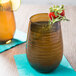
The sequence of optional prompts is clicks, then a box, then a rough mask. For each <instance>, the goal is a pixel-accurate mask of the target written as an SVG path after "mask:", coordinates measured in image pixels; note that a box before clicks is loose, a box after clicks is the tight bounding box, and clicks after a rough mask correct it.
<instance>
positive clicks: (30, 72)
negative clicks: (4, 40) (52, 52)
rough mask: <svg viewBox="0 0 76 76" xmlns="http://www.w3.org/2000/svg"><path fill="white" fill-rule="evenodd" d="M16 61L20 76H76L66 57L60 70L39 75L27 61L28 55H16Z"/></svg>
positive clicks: (59, 67)
mask: <svg viewBox="0 0 76 76" xmlns="http://www.w3.org/2000/svg"><path fill="white" fill-rule="evenodd" d="M14 59H15V62H16V66H17V69H18V72H19V76H76V72H75V71H74V70H73V68H72V67H71V65H70V64H69V62H68V61H67V59H66V57H65V56H63V59H62V61H61V63H60V65H59V66H58V68H57V69H56V70H55V71H53V72H51V73H48V74H43V73H39V72H37V71H36V70H35V69H33V68H32V67H31V66H30V64H29V62H28V60H27V56H26V54H20V55H15V56H14Z"/></svg>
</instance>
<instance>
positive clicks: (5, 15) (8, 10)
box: [0, 1, 15, 44]
mask: <svg viewBox="0 0 76 76" xmlns="http://www.w3.org/2000/svg"><path fill="white" fill-rule="evenodd" d="M14 32H15V19H14V13H13V10H12V3H11V2H10V1H8V2H6V3H0V44H7V43H10V42H11V39H12V38H13V35H14Z"/></svg>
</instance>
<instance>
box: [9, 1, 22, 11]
mask: <svg viewBox="0 0 76 76" xmlns="http://www.w3.org/2000/svg"><path fill="white" fill-rule="evenodd" d="M10 1H11V2H12V9H13V10H14V11H16V10H17V9H18V8H19V7H20V4H21V0H10Z"/></svg>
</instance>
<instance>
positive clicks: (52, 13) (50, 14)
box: [49, 12, 57, 20]
mask: <svg viewBox="0 0 76 76" xmlns="http://www.w3.org/2000/svg"><path fill="white" fill-rule="evenodd" d="M49 17H50V19H51V20H52V17H53V18H54V19H55V18H57V16H55V14H54V12H50V13H49Z"/></svg>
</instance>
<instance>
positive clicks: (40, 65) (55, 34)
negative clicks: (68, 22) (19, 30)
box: [26, 13, 63, 73]
mask: <svg viewBox="0 0 76 76" xmlns="http://www.w3.org/2000/svg"><path fill="white" fill-rule="evenodd" d="M26 45H27V48H26V51H27V58H28V61H29V63H30V65H31V66H32V67H33V68H34V69H36V70H37V71H39V72H42V73H48V72H51V71H53V70H54V69H56V68H57V66H58V65H59V64H60V61H61V59H62V56H63V43H62V34H61V24H60V22H56V23H54V24H53V25H51V24H49V17H48V13H40V14H36V15H33V16H32V17H31V18H30V22H29V27H28V36H27V43H26Z"/></svg>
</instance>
